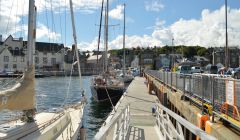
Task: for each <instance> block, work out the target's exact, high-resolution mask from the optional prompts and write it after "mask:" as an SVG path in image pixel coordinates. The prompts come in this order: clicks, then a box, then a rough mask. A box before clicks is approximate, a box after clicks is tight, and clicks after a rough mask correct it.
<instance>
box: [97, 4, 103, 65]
mask: <svg viewBox="0 0 240 140" xmlns="http://www.w3.org/2000/svg"><path fill="white" fill-rule="evenodd" d="M103 4H104V0H102V7H101V16H100V27H99V32H98V44H97V45H98V49H97V64H98V52H99V45H100V39H101V30H102V16H103Z"/></svg>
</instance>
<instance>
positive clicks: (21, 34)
mask: <svg viewBox="0 0 240 140" xmlns="http://www.w3.org/2000/svg"><path fill="white" fill-rule="evenodd" d="M24 5H25V0H23V5H22V15H21V21H22V22H21V32H20V36H22V37H23V38H24V34H23V24H24V17H23V13H24V8H23V7H24Z"/></svg>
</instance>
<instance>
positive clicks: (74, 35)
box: [69, 0, 84, 91]
mask: <svg viewBox="0 0 240 140" xmlns="http://www.w3.org/2000/svg"><path fill="white" fill-rule="evenodd" d="M69 2H70V12H71V20H72V30H73V39H74V48H75V51H76V57H77V66H78V74H79V79H80V87H81V88H82V91H84V89H83V84H82V74H81V67H80V60H79V52H78V48H77V36H76V27H75V18H74V12H73V3H72V0H69Z"/></svg>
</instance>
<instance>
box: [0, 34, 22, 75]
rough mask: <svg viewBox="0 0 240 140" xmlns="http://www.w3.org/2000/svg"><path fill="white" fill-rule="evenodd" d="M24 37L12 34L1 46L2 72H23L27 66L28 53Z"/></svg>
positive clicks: (0, 60) (0, 68)
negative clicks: (24, 44) (24, 45)
mask: <svg viewBox="0 0 240 140" xmlns="http://www.w3.org/2000/svg"><path fill="white" fill-rule="evenodd" d="M24 50H25V49H24V48H23V40H22V38H19V39H15V38H13V37H12V36H11V35H10V36H9V37H8V38H7V39H6V40H5V41H4V42H2V43H1V46H0V72H3V71H19V72H23V71H24V69H25V67H26V61H25V60H26V55H25V51H24Z"/></svg>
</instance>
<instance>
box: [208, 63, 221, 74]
mask: <svg viewBox="0 0 240 140" xmlns="http://www.w3.org/2000/svg"><path fill="white" fill-rule="evenodd" d="M217 72H218V67H217V66H214V65H209V66H207V67H206V73H209V74H217Z"/></svg>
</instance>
